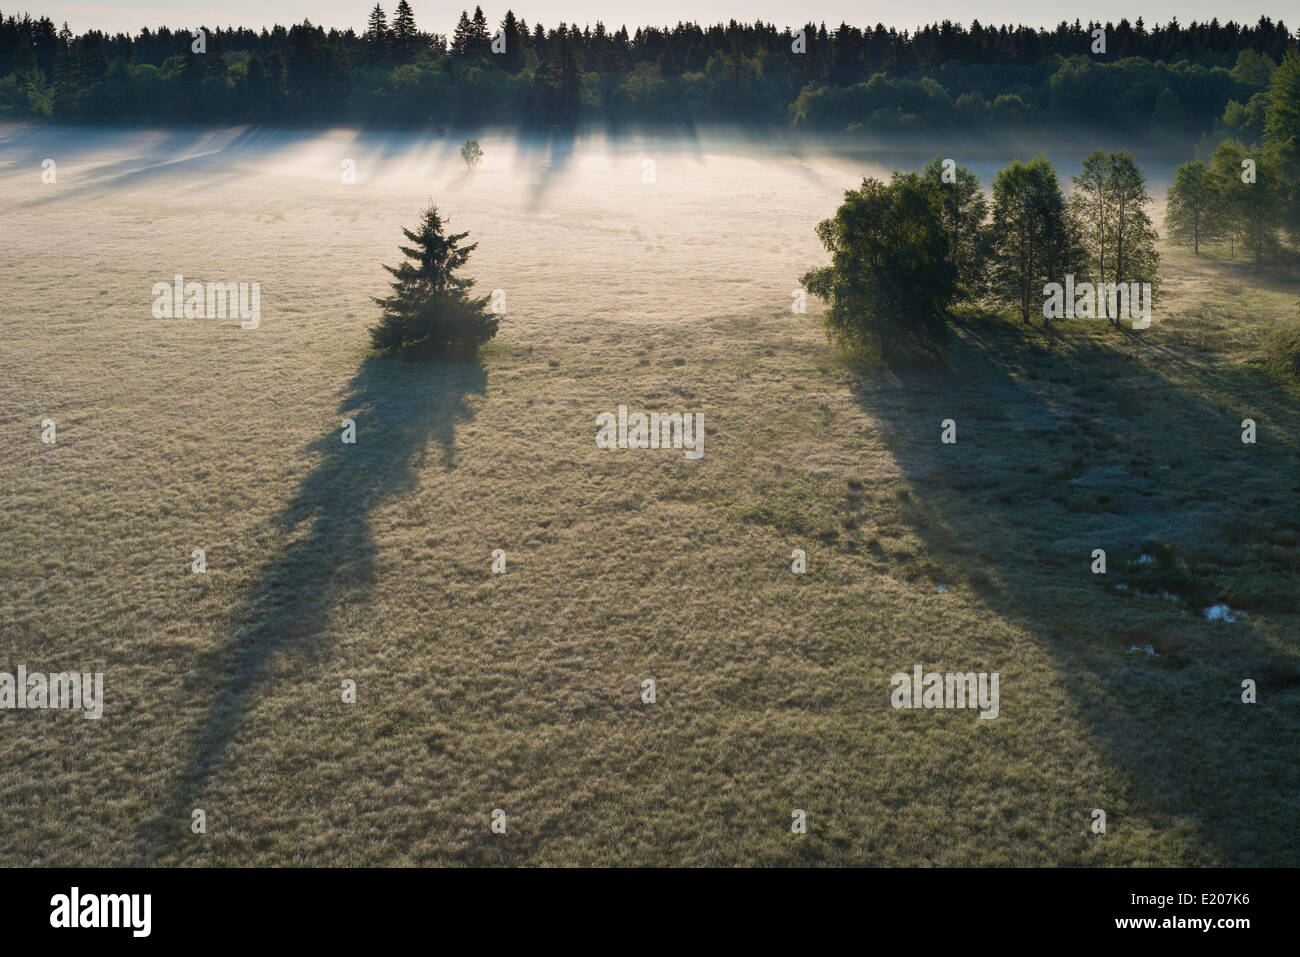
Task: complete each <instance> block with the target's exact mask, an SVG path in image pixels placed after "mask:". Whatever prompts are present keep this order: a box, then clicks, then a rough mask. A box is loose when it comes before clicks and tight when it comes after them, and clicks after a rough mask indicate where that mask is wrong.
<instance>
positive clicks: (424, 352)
mask: <svg viewBox="0 0 1300 957" xmlns="http://www.w3.org/2000/svg"><path fill="white" fill-rule="evenodd" d="M402 232H403V233H404V234H405V235H406V238H407V239H408V240H410V241H411V243H412V245H411V246H400V247H399V248H400V249H401V250H402V252H403V253H404V254H405V255H406V257H407V260H408V261H406V262H403V263H402V264H401V265H400V266H384V268H385V269H386V270H388V272H389V273H391V274H392V276H393V277H394V279H395V280H396V281H395V282H393V283H392V288H393V292H392V294H391V295H389V296H387V297H385V298H383V299H378V298H376V299H375V302H376V303H377V304H378V305H379V306H381V307H382V308H383V315H382V316H381V317H380V320H379V323H378V324H377V325H375V326H373V327H372V328H371V329H370V342H371V344H372V345H373V346H374V347H375V348H376V349H379V350H382V351H387V352H403V353H411V354H418V355H421V356H465V355H473V354H474V353H475V352H477V351H478V347H479V346H481V345H482V344H483V343H485V342H487V341H488V340H489V339H491V338H492V337H493V336H495V335H496V332H497V325H498V323H499V321H500V320H499V319H498V318H497V317H496V316H495V315H493V314H492V313H491V312H488V311H487V310H486V307H487V303H488V300H489V298H490V297H488V296H484V297H482V298H475V297H474V296H472V295H471V294H470V290H471V289H472V288H473V286H474V280H473V279H467V278H464V277H461V276H457V275H455V273H456V271H457V270H458V269H460V268H461V267H462V266H464V265H465V262H466V260H467V259H469V254H470V253H471V252H473V251H474V250H475V249H476V248H477V247H478V243H471V244H469V245H468V246H462V245H461V242H462V241H463V240H464V239H465V237H466V236H468V235H469V233H450V234H448V233H447V232H446V231H445V223H444V222H443V219H442V216H441V215H440V214H439V212H438V207H437V206H434V205H432V204H430V205H429V207H428V208H427V209H425V210H424V212H423V213H422V215H421V222H420V226H419V228H418V230H416V231H415V232H412V231H411V230H409V229H403V230H402Z"/></svg>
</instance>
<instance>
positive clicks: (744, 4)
mask: <svg viewBox="0 0 1300 957" xmlns="http://www.w3.org/2000/svg"><path fill="white" fill-rule="evenodd" d="M409 2H410V4H411V7H412V9H413V10H414V11H415V21H416V23H417V24H418V25H419V26H420V28H421V29H423V30H426V31H429V32H434V33H450V32H451V31H452V28H453V27H454V26H455V25H456V19H457V17H458V16H459V14H460V11H461V9H462V8H465V7H466V6H467V4H466V0H409ZM374 3H375V0H223V2H220V3H197V4H196V3H187V2H185V0H128V2H122V3H114V2H107V0H98V2H94V0H71V2H67V0H49V2H46V0H7V2H6V0H0V10H2V11H4V13H5V14H6V15H8V14H10V13H15V12H18V11H22V10H27V11H29V12H31V13H32V14H33V15H36V16H40V15H44V16H48V17H49V18H50V19H51V20H54V21H55V22H56V23H63V22H64V21H67V23H68V25H69V26H70V27H71V28H72V29H73V30H74V31H75V32H78V33H80V32H83V31H85V30H89V29H99V30H106V31H108V32H117V31H119V30H121V31H128V30H129V31H131V32H135V31H137V30H139V28H140V27H142V26H146V25H148V26H150V27H157V26H163V25H165V26H170V27H173V28H176V27H181V26H187V25H189V24H191V23H196V24H198V23H201V24H205V25H208V26H214V25H217V24H220V25H221V26H231V25H237V26H246V27H254V28H261V27H262V26H269V25H271V24H273V23H283V24H289V23H300V22H302V20H303V19H304V18H306V19H309V20H311V21H312V22H313V23H316V24H319V25H321V26H324V27H326V28H328V27H339V28H340V29H346V28H347V27H352V28H354V29H356V30H358V31H360V30H361V29H362V28H363V27H364V25H365V19H366V14H367V13H368V12H369V11H370V9H371V8H372V7H373V6H374ZM380 4H381V5H382V6H383V7H384V10H385V11H386V12H387V13H388V14H389V16H390V17H391V16H392V12H393V8H394V7H395V6H396V5H397V0H380ZM473 7H474V4H473V3H472V2H471V3H469V4H468V8H469V9H470V10H473ZM507 8H510V9H513V10H514V12H515V15H516V16H520V17H523V18H524V19H525V20H527V21H528V22H529V23H530V24H534V23H536V22H537V21H538V20H540V21H541V22H542V23H543V24H544V25H546V26H547V27H551V26H555V25H556V24H557V23H559V22H560V21H561V20H563V21H567V22H570V23H572V22H575V21H576V22H577V23H578V24H579V25H583V24H594V23H595V22H596V21H597V20H603V21H604V23H605V25H606V26H609V27H614V28H617V27H618V26H621V25H627V26H628V28H629V29H633V28H635V27H636V26H641V25H646V24H655V25H663V24H671V23H675V22H677V21H678V20H686V21H690V20H696V21H698V22H700V23H702V24H707V23H714V22H718V21H722V22H725V21H727V20H731V19H736V20H741V21H744V22H751V23H752V22H753V21H754V20H763V21H765V22H768V23H775V24H777V26H782V27H783V26H787V25H797V24H802V23H804V22H807V21H809V20H811V21H813V22H821V21H825V22H826V23H827V24H830V25H835V24H838V23H839V22H840V21H847V22H848V23H851V24H853V25H855V26H862V25H874V24H875V23H877V22H880V23H884V24H885V25H886V26H893V27H897V28H899V29H910V28H912V27H914V26H917V25H920V24H923V23H931V22H937V21H940V20H944V19H949V20H956V21H960V22H962V23H969V22H970V21H971V20H972V19H976V18H978V19H979V20H980V21H981V22H983V23H995V24H1002V23H1026V24H1030V25H1033V26H1052V25H1055V24H1056V23H1059V22H1060V21H1061V20H1069V21H1073V20H1075V19H1078V20H1081V21H1083V22H1085V23H1086V22H1087V21H1088V20H1098V21H1101V22H1105V21H1107V20H1111V21H1118V20H1119V19H1121V18H1122V17H1128V18H1129V20H1135V19H1137V17H1138V16H1139V15H1140V16H1142V17H1143V18H1144V19H1145V20H1146V22H1147V23H1155V22H1160V23H1165V22H1167V21H1168V20H1169V19H1170V17H1174V16H1176V17H1177V18H1178V20H1179V22H1180V23H1189V22H1191V21H1192V20H1209V19H1211V18H1213V17H1218V18H1219V19H1220V20H1221V21H1227V20H1236V21H1237V22H1239V23H1254V22H1256V21H1257V20H1258V19H1259V18H1260V17H1261V16H1269V17H1272V18H1273V19H1274V20H1279V19H1280V20H1283V21H1284V22H1286V23H1287V24H1288V26H1290V27H1291V28H1292V29H1293V30H1294V29H1295V28H1296V26H1297V25H1300V7H1297V5H1296V3H1295V0H1286V2H1277V0H1250V2H1247V3H1244V4H1243V3H1229V2H1226V0H1140V2H1131V0H1130V2H1124V0H1094V2H1089V3H1081V2H1079V0H1074V2H1066V0H994V2H988V0H986V2H982V3H971V2H966V0H876V2H873V3H870V4H867V3H863V2H861V0H800V2H797V3H796V2H792V0H508V2H507V0H493V2H491V3H488V4H484V5H483V12H484V13H485V14H487V17H488V20H489V21H490V22H491V23H493V24H495V23H497V22H498V21H500V19H501V17H502V16H503V15H504V14H505V12H506V10H507Z"/></svg>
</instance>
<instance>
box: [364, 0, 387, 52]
mask: <svg viewBox="0 0 1300 957" xmlns="http://www.w3.org/2000/svg"><path fill="white" fill-rule="evenodd" d="M365 40H366V42H367V43H369V44H370V56H371V57H372V58H373V59H378V58H380V57H382V56H384V55H385V54H387V52H388V17H387V16H386V15H385V14H384V8H383V7H381V6H380V5H379V4H377V3H376V4H375V8H374V9H373V10H371V11H370V16H369V17H368V18H367V20H366V32H365Z"/></svg>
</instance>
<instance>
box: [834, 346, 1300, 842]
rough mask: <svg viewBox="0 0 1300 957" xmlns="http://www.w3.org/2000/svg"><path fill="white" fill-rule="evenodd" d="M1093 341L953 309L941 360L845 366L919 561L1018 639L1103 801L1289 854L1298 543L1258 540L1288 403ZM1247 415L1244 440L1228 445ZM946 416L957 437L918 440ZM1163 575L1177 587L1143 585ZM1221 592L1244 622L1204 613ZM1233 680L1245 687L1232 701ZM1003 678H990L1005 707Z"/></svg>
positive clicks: (1267, 387)
mask: <svg viewBox="0 0 1300 957" xmlns="http://www.w3.org/2000/svg"><path fill="white" fill-rule="evenodd" d="M1111 335H1112V336H1113V341H1107V340H1102V339H1095V338H1091V337H1089V338H1087V339H1080V338H1078V337H1074V336H1071V335H1070V334H1066V335H1063V336H1058V337H1043V336H1042V335H1040V334H1037V333H1035V334H1030V335H1028V336H1021V335H1020V334H1018V333H1016V332H1013V331H1010V330H1008V329H1007V328H1006V327H1004V326H999V325H998V324H996V323H985V322H981V321H971V322H969V323H966V324H964V325H963V326H962V327H961V329H960V331H959V334H958V336H957V341H956V343H955V344H954V347H953V349H952V362H953V367H952V368H949V369H945V370H942V371H934V370H930V371H918V370H915V369H913V370H910V371H908V370H902V371H895V372H892V373H881V372H871V373H861V374H855V378H854V382H853V391H854V393H855V395H856V397H857V399H858V402H859V404H860V405H861V406H862V407H863V409H864V410H865V411H867V412H868V413H869V414H870V415H872V416H873V417H875V418H876V419H877V420H878V422H879V423H880V431H881V434H882V438H883V439H884V441H885V442H886V444H887V445H888V447H889V449H890V451H891V454H892V455H893V457H894V459H895V461H896V463H897V464H898V465H899V467H900V468H901V469H902V471H903V473H904V476H905V478H906V480H907V482H908V483H909V485H910V489H909V493H910V494H909V495H908V496H907V497H906V500H905V503H904V505H903V509H904V517H905V519H906V521H907V523H908V524H909V525H910V526H911V527H912V528H913V529H914V530H915V533H916V534H917V535H918V536H919V537H920V539H921V540H922V542H923V543H924V545H925V548H926V551H927V552H928V555H927V558H928V559H929V561H930V562H932V563H934V564H935V565H936V566H937V567H939V568H941V569H942V575H943V577H944V578H946V579H947V580H948V581H949V582H956V583H957V586H958V587H961V588H964V589H969V596H970V597H969V599H968V600H970V601H973V602H975V603H977V604H980V603H982V605H983V607H984V608H986V609H987V610H988V611H989V612H990V613H991V614H994V615H997V616H999V617H1001V618H1003V619H1006V620H1008V621H1011V622H1013V623H1014V624H1016V625H1018V626H1019V627H1021V628H1023V629H1024V630H1025V631H1026V632H1027V633H1029V634H1031V635H1032V636H1033V638H1034V640H1035V642H1036V643H1037V644H1039V645H1040V646H1041V647H1042V648H1043V650H1044V651H1045V653H1046V654H1047V656H1048V658H1049V660H1050V661H1051V662H1052V665H1053V667H1054V668H1055V669H1056V670H1057V671H1058V673H1059V674H1060V675H1061V676H1062V678H1063V679H1064V682H1065V684H1066V685H1068V686H1069V687H1070V688H1071V689H1072V693H1073V695H1074V698H1075V701H1076V703H1077V705H1078V710H1079V712H1080V714H1081V715H1082V716H1083V718H1084V720H1085V721H1086V723H1087V727H1088V730H1089V731H1090V732H1091V735H1092V736H1093V739H1094V740H1096V741H1099V742H1100V743H1101V744H1102V745H1103V746H1104V748H1105V749H1106V759H1107V760H1108V761H1110V762H1112V764H1113V766H1114V767H1116V768H1117V769H1118V770H1119V771H1120V772H1121V774H1122V775H1123V778H1124V780H1125V782H1126V788H1127V790H1126V793H1125V794H1123V795H1112V796H1110V799H1111V800H1112V801H1115V800H1116V799H1117V798H1118V799H1120V800H1122V801H1127V802H1128V803H1129V804H1130V805H1131V806H1132V807H1135V808H1140V809H1141V810H1142V811H1143V812H1144V813H1145V814H1146V815H1147V816H1148V817H1149V818H1150V819H1151V820H1152V821H1154V822H1155V826H1156V827H1159V828H1162V829H1163V828H1165V827H1171V828H1172V827H1185V826H1186V825H1187V824H1188V823H1189V822H1190V823H1191V824H1192V825H1193V827H1194V831H1195V834H1196V835H1197V841H1198V842H1199V845H1200V846H1199V849H1198V851H1197V852H1196V853H1200V854H1202V855H1203V858H1204V859H1203V860H1202V861H1201V863H1204V862H1206V861H1215V862H1222V863H1228V864H1231V865H1257V864H1274V865H1291V866H1294V865H1295V864H1297V863H1300V806H1298V804H1297V802H1296V801H1295V800H1294V796H1295V795H1296V794H1297V793H1300V763H1297V762H1296V761H1295V760H1294V756H1295V754H1296V753H1300V708H1297V707H1296V705H1297V695H1298V694H1300V687H1298V686H1300V647H1298V645H1297V641H1296V636H1295V633H1294V631H1293V629H1294V623H1295V621H1296V613H1297V612H1300V602H1298V601H1297V600H1296V596H1297V595H1300V571H1298V569H1300V552H1298V551H1297V550H1296V548H1295V542H1294V541H1293V540H1291V539H1283V540H1282V544H1281V545H1279V544H1278V543H1277V540H1275V539H1274V538H1272V537H1271V536H1274V535H1275V534H1276V532H1277V530H1278V529H1285V528H1287V527H1288V526H1289V527H1290V528H1291V529H1292V531H1291V533H1290V535H1291V536H1292V537H1293V536H1294V528H1295V525H1296V516H1297V515H1300V479H1298V478H1297V476H1298V475H1300V469H1298V468H1297V464H1298V463H1297V458H1298V457H1300V453H1298V452H1297V449H1296V445H1295V440H1294V436H1295V435H1296V434H1297V431H1296V430H1297V426H1300V409H1297V406H1296V403H1295V401H1294V398H1293V397H1291V396H1289V395H1288V394H1287V393H1285V392H1284V391H1282V390H1280V389H1278V388H1277V387H1275V386H1274V385H1272V384H1271V383H1270V380H1268V379H1267V378H1266V377H1264V376H1263V375H1262V374H1260V373H1258V372H1257V371H1255V370H1253V369H1250V368H1249V367H1243V366H1234V367H1233V368H1232V369H1224V368H1220V367H1216V366H1213V365H1211V362H1212V361H1213V360H1209V359H1207V360H1206V362H1205V363H1203V364H1202V363H1199V362H1197V361H1193V360H1187V359H1181V360H1176V359H1175V357H1171V356H1168V355H1164V354H1163V352H1162V350H1157V349H1154V348H1150V349H1148V348H1147V347H1144V346H1136V347H1135V344H1134V343H1132V342H1129V343H1128V344H1127V345H1126V346H1125V347H1124V351H1121V348H1120V346H1121V342H1122V340H1121V338H1120V337H1121V335H1122V333H1119V332H1114V333H1112V334H1111ZM1144 349H1145V350H1146V352H1147V353H1149V354H1144V352H1143V350H1144ZM1130 352H1132V353H1134V354H1130ZM1243 406H1244V407H1247V408H1246V409H1245V411H1243V410H1242V408H1241V407H1243ZM1246 417H1254V418H1256V419H1257V420H1258V421H1259V428H1260V438H1259V442H1258V444H1256V445H1244V444H1243V443H1242V442H1241V438H1240V436H1241V429H1240V420H1241V419H1242V418H1246ZM944 419H953V420H955V422H956V425H957V442H956V444H949V445H945V444H943V443H941V441H940V429H941V426H940V423H941V422H942V420H944ZM1153 541H1154V542H1155V543H1156V544H1157V546H1160V545H1162V544H1163V545H1167V546H1168V551H1163V552H1160V553H1159V556H1158V562H1159V564H1158V565H1156V566H1152V565H1150V564H1143V563H1141V562H1138V558H1139V555H1140V554H1141V553H1142V552H1143V551H1145V550H1148V549H1150V548H1151V547H1152V545H1151V543H1152V542H1153ZM1288 546H1289V547H1288ZM1093 548H1104V549H1105V550H1106V553H1107V558H1108V565H1109V568H1108V571H1107V574H1106V575H1104V576H1102V575H1093V574H1092V571H1091V561H1092V557H1091V555H1092V549H1093ZM1170 556H1173V557H1172V558H1170ZM1147 561H1148V562H1149V561H1150V560H1149V559H1148V560H1147ZM1166 562H1168V564H1167V566H1166V564H1165V563H1166ZM1162 574H1168V575H1170V576H1173V577H1174V578H1178V579H1179V580H1180V581H1182V583H1183V585H1185V586H1187V588H1188V589H1189V591H1188V593H1187V595H1185V598H1187V600H1184V601H1171V600H1169V596H1167V595H1163V594H1161V593H1160V592H1159V591H1158V590H1156V589H1155V588H1154V587H1152V586H1151V585H1150V584H1149V582H1150V581H1151V580H1153V577H1154V579H1156V580H1158V579H1159V577H1160V576H1161V575H1162ZM1125 582H1127V583H1128V584H1127V585H1126V586H1125V590H1121V589H1118V588H1116V585H1117V584H1123V583H1125ZM1144 582H1146V583H1147V584H1146V585H1144V584H1143V583H1144ZM1193 585H1195V586H1197V587H1201V586H1203V588H1204V590H1202V591H1201V592H1200V595H1199V599H1193V598H1191V597H1189V596H1190V595H1191V594H1192V593H1193V592H1194V591H1195V589H1193V588H1192V586H1193ZM1224 588H1230V589H1232V588H1235V589H1236V592H1235V594H1237V595H1238V597H1237V598H1235V599H1234V602H1233V603H1234V607H1237V606H1236V604H1235V602H1236V601H1240V602H1241V603H1242V606H1243V607H1244V608H1245V610H1247V611H1248V612H1250V613H1251V615H1250V617H1248V618H1242V619H1240V620H1238V621H1237V622H1235V623H1231V624H1229V623H1223V622H1218V623H1214V622H1210V621H1207V620H1206V619H1205V617H1204V616H1203V613H1202V608H1201V607H1200V605H1201V604H1202V603H1204V604H1209V603H1210V602H1211V601H1214V600H1215V599H1213V598H1207V597H1206V596H1210V595H1214V594H1216V593H1217V592H1216V591H1215V590H1216V589H1217V590H1218V591H1219V592H1222V590H1223V589H1224ZM1148 644H1149V645H1152V646H1153V648H1154V650H1155V651H1156V655H1155V656H1149V655H1147V654H1146V652H1145V646H1146V645H1148ZM1134 645H1136V646H1138V647H1139V648H1141V649H1143V650H1142V651H1141V652H1139V654H1138V655H1136V656H1134V655H1133V654H1131V653H1130V648H1131V647H1132V646H1134ZM959 664H961V662H954V670H957V669H956V668H955V666H956V665H959ZM1244 677H1254V678H1255V679H1256V680H1257V681H1258V683H1259V694H1260V703H1259V704H1258V705H1255V706H1253V707H1252V706H1247V705H1244V704H1242V703H1241V702H1240V697H1239V696H1240V693H1241V687H1240V681H1241V679H1242V678H1244ZM1011 694H1014V691H1012V690H1011V689H1010V688H1009V687H1008V686H1007V684H1006V683H1005V682H1004V685H1003V701H1004V717H1005V711H1006V703H1007V701H1008V700H1009V697H1010V695H1011ZM1112 807H1113V805H1112ZM1085 815H1086V809H1085ZM1112 823H1113V822H1112ZM1122 823H1123V822H1122V821H1120V822H1119V826H1120V827H1122ZM1084 824H1086V821H1085V822H1084ZM1084 824H1080V828H1083V826H1084ZM1068 827H1069V826H1068V825H1063V828H1062V832H1063V833H1064V832H1065V831H1066V830H1067V829H1068ZM1066 853H1070V852H1066ZM1070 862H1073V863H1083V861H1080V860H1071V861H1066V863H1070ZM1150 863H1161V862H1160V861H1153V862H1150ZM1166 863H1167V862H1166Z"/></svg>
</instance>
